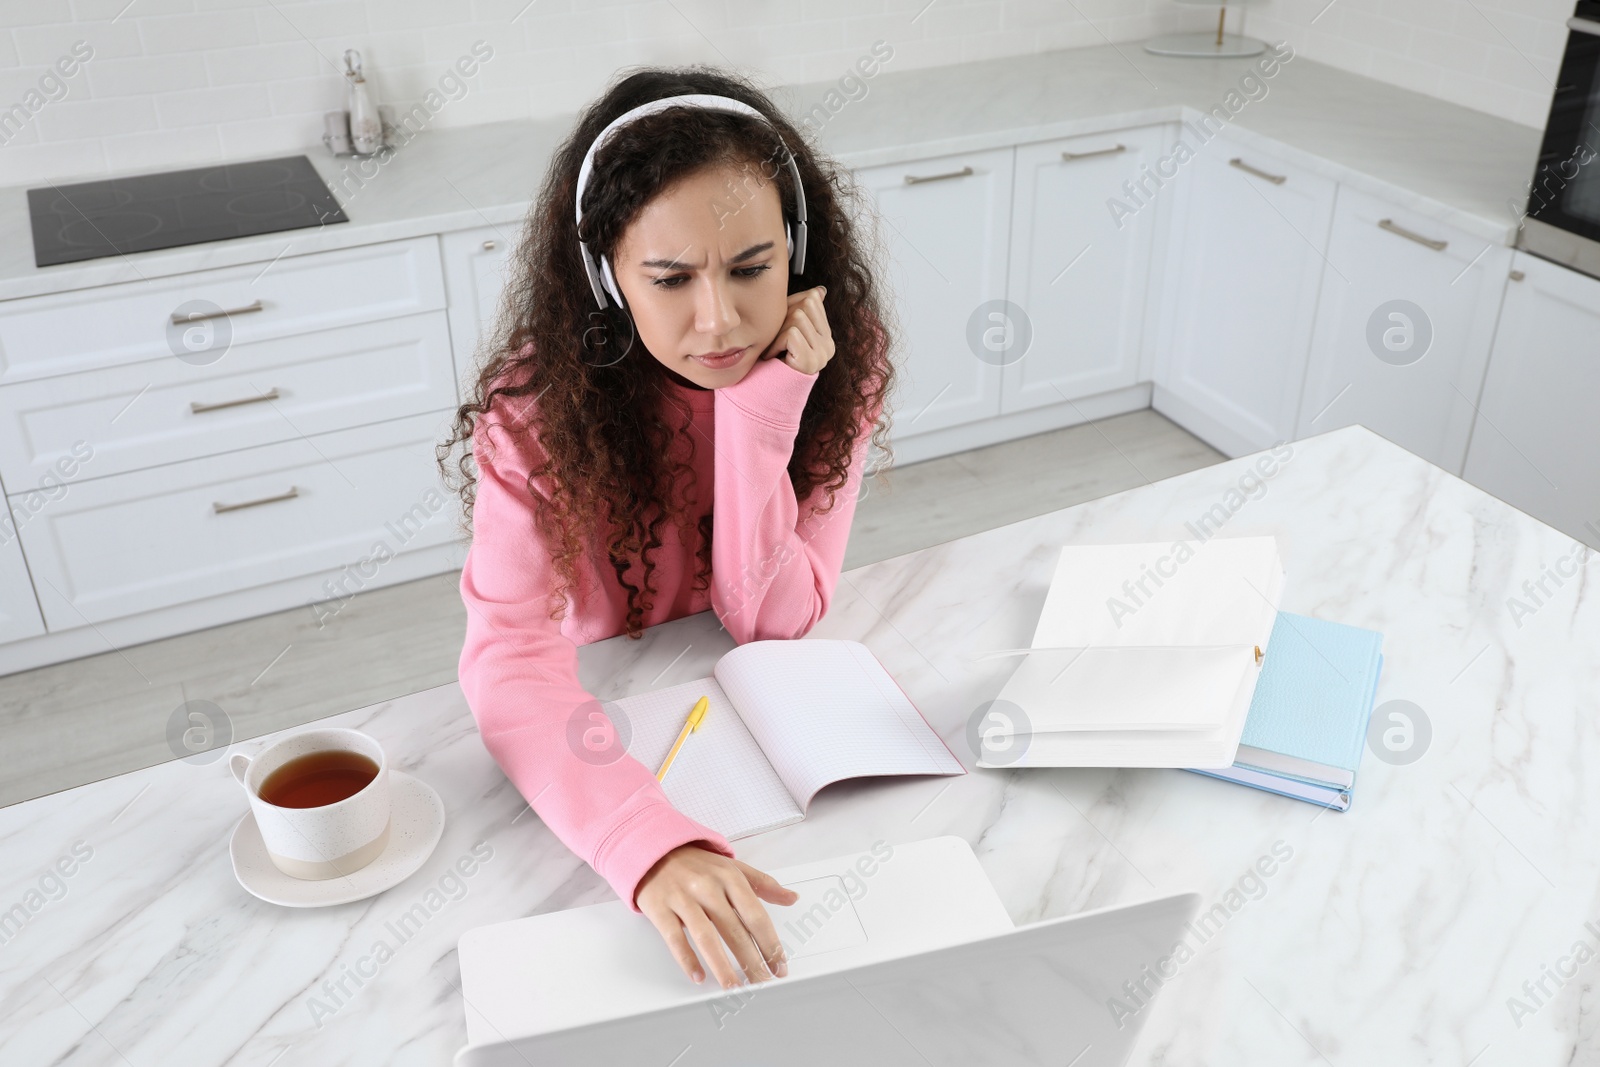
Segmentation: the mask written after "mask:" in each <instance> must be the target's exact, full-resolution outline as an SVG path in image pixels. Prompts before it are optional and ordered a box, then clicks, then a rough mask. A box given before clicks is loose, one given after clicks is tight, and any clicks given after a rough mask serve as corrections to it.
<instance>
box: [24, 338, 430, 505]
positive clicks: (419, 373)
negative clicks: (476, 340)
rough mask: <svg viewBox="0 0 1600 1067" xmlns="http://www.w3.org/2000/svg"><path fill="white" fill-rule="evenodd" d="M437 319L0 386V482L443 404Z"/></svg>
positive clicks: (198, 451) (230, 446)
mask: <svg viewBox="0 0 1600 1067" xmlns="http://www.w3.org/2000/svg"><path fill="white" fill-rule="evenodd" d="M446 319H447V316H446V315H445V313H444V312H443V311H430V312H426V313H424V314H421V315H411V316H408V317H406V318H401V319H394V320H390V321H384V322H373V323H363V324H361V325H358V326H345V327H341V328H339V329H335V330H323V331H321V332H318V333H314V334H308V335H306V336H303V337H284V338H278V339H276V340H271V341H261V342H258V343H256V344H250V345H236V346H234V347H233V348H232V349H231V350H230V351H229V352H228V354H227V356H226V357H224V358H223V359H221V360H219V361H218V362H216V363H213V364H210V365H209V366H203V367H197V366H193V365H191V364H188V363H183V362H180V361H179V360H176V359H165V360H159V361H157V362H154V363H135V364H129V365H127V366H121V367H112V368H110V369H108V370H103V371H95V372H82V373H78V374H69V375H62V376H60V377H55V378H44V379H41V380H39V381H33V382H17V383H15V384H12V385H0V480H3V481H4V483H5V487H6V490H7V491H8V492H11V493H18V492H22V491H24V490H27V489H32V488H34V487H36V486H38V485H40V484H42V479H45V478H46V477H47V476H48V475H49V474H50V472H51V470H52V469H53V468H55V467H56V465H57V464H58V463H60V462H61V461H63V460H66V461H67V462H68V464H69V465H71V464H72V462H73V460H78V461H81V466H80V473H79V474H78V477H80V478H101V477H105V476H107V475H114V474H121V473H124V472H126V471H131V470H138V469H141V468H144V467H153V466H157V465H159V464H163V463H175V462H178V461H181V460H188V459H195V458H197V457H200V456H206V455H211V454H213V453H217V452H227V451H232V450H235V449H240V448H248V447H250V446H253V445H264V444H271V443H273V442H275V441H288V440H293V439H295V438H298V437H300V436H302V435H304V434H317V433H327V432H330V431H333V430H343V429H348V428H351V427H354V426H361V425H365V424H367V423H373V422H381V421H384V420H387V419H395V418H400V417H403V416H406V415H416V414H420V413H422V412H425V411H438V410H441V409H443V408H448V407H452V406H454V405H455V402H456V394H455V382H454V377H453V370H452V363H451V359H450V331H449V324H448V322H447V321H446ZM262 397H265V398H266V399H258V398H262ZM197 407H198V409H199V410H196V408H197ZM75 449H77V451H76V452H75ZM85 452H87V457H86V456H85ZM62 469H66V468H62Z"/></svg>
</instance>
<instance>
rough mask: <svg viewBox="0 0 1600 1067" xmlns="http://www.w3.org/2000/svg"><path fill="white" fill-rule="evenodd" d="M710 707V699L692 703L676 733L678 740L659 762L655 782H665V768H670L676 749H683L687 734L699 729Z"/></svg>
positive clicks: (704, 698)
mask: <svg viewBox="0 0 1600 1067" xmlns="http://www.w3.org/2000/svg"><path fill="white" fill-rule="evenodd" d="M710 706H711V698H710V697H701V698H700V699H699V700H697V701H695V702H694V708H693V709H692V710H691V711H690V712H689V718H688V719H687V720H686V721H685V722H684V724H683V729H682V730H679V731H678V739H677V740H676V741H674V742H672V751H671V752H668V753H667V758H666V759H664V760H662V761H661V769H660V770H659V771H657V772H656V781H658V782H661V781H665V780H666V777H667V768H668V767H671V766H672V761H673V760H674V759H676V758H677V756H678V749H680V748H682V747H683V742H684V740H685V739H686V738H688V736H689V734H691V733H693V732H694V731H696V730H699V729H700V724H701V723H702V722H704V721H705V717H706V709H707V708H709V707H710Z"/></svg>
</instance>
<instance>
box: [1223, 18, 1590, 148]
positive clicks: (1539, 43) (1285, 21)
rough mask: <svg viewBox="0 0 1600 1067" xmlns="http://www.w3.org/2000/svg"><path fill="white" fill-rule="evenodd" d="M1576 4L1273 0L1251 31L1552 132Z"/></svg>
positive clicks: (1347, 66)
mask: <svg viewBox="0 0 1600 1067" xmlns="http://www.w3.org/2000/svg"><path fill="white" fill-rule="evenodd" d="M1573 6H1574V5H1573V0H1334V2H1333V3H1332V4H1331V5H1330V4H1329V2H1328V0H1272V2H1271V3H1268V4H1264V5H1262V6H1260V7H1253V8H1251V9H1249V11H1248V12H1247V13H1246V16H1245V18H1246V31H1247V32H1248V33H1250V34H1251V35H1252V36H1255V37H1261V38H1264V39H1266V40H1271V41H1276V40H1287V41H1288V42H1289V43H1290V44H1292V45H1293V46H1294V49H1295V52H1296V53H1298V54H1300V55H1303V56H1307V57H1308V58H1311V59H1315V60H1317V61H1319V62H1322V63H1327V64H1329V65H1331V66H1335V67H1340V68H1342V69H1344V70H1349V71H1354V72H1356V73H1357V74H1365V75H1367V76H1368V77H1372V78H1377V79H1379V80H1380V81H1386V82H1390V83H1392V84H1394V85H1400V86H1403V87H1405V88H1407V89H1415V90H1416V91H1417V92H1419V93H1427V94H1428V95H1429V96H1437V97H1439V98H1440V99H1443V100H1449V101H1450V102H1452V103H1456V104H1462V105H1464V106H1466V107H1470V108H1475V109H1477V110H1479V111H1487V112H1489V113H1490V114H1492V115H1499V116H1500V117H1501V118H1507V119H1511V120H1512V121H1513V122H1520V123H1522V124H1523V125H1526V126H1534V127H1537V128H1539V129H1543V128H1544V123H1545V117H1546V116H1547V115H1548V114H1549V111H1550V94H1551V92H1552V91H1553V90H1554V88H1555V78H1556V74H1557V73H1558V72H1559V71H1560V68H1561V53H1562V51H1563V50H1564V49H1565V48H1566V44H1567V27H1566V23H1567V19H1568V18H1569V17H1571V15H1572V9H1573Z"/></svg>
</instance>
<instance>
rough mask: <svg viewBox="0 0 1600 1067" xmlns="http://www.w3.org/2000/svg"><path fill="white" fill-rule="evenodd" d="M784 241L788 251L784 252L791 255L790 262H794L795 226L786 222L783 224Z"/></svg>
mask: <svg viewBox="0 0 1600 1067" xmlns="http://www.w3.org/2000/svg"><path fill="white" fill-rule="evenodd" d="M783 243H784V245H785V246H787V248H788V251H787V252H785V253H784V254H785V255H786V256H788V257H789V262H790V263H791V264H792V263H793V262H794V227H793V226H791V225H789V223H787V222H785V223H784V224H783Z"/></svg>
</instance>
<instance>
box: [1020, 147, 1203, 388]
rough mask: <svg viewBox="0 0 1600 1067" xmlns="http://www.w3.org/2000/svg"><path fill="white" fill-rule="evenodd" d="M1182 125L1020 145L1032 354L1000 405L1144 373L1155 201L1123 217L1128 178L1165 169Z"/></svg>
mask: <svg viewBox="0 0 1600 1067" xmlns="http://www.w3.org/2000/svg"><path fill="white" fill-rule="evenodd" d="M1171 131H1172V127H1171V126H1145V127H1140V128H1136V129H1127V130H1113V131H1111V132H1109V133H1103V134H1092V135H1090V136H1086V137H1070V138H1065V139H1061V140H1053V141H1044V142H1040V143H1037V144H1025V145H1020V146H1018V148H1017V156H1016V189H1015V194H1014V197H1013V200H1012V209H1011V212H1012V215H1011V219H1012V221H1011V264H1010V272H1009V274H1008V276H1007V299H1008V300H1010V301H1011V302H1012V303H1014V304H1016V305H1018V306H1019V307H1021V308H1022V309H1023V311H1024V313H1025V314H1026V315H1027V318H1028V323H1029V325H1030V327H1031V331H1032V338H1031V342H1030V345H1029V348H1028V350H1027V352H1026V354H1025V355H1023V356H1022V357H1021V358H1020V359H1014V360H1011V361H1008V362H1006V364H1005V369H1004V374H1003V375H1002V382H1001V393H1000V396H1001V399H1000V410H1001V411H1002V412H1006V413H1009V412H1014V411H1024V410H1027V409H1029V408H1036V407H1042V406H1044V405H1047V404H1059V403H1061V402H1062V401H1064V400H1077V399H1079V398H1081V397H1085V396H1092V395H1094V394H1095V393H1103V392H1105V391H1107V390H1109V389H1117V388H1121V387H1124V386H1129V385H1133V384H1134V383H1135V382H1137V381H1138V380H1139V356H1140V350H1141V343H1142V341H1143V339H1144V324H1145V293H1146V283H1147V279H1148V278H1149V275H1150V255H1151V249H1152V245H1153V242H1154V238H1155V235H1156V221H1157V212H1156V206H1155V205H1151V206H1149V207H1147V208H1145V209H1143V210H1140V211H1136V212H1135V213H1133V214H1132V215H1131V216H1127V215H1123V216H1120V217H1115V218H1114V217H1113V214H1112V211H1111V210H1110V207H1109V206H1108V201H1109V200H1110V199H1111V198H1112V197H1113V196H1121V195H1122V189H1121V185H1122V183H1123V182H1124V181H1135V182H1137V181H1139V180H1140V179H1141V177H1142V176H1141V174H1140V170H1141V167H1150V168H1154V167H1155V165H1156V163H1157V162H1158V160H1159V159H1160V157H1161V156H1162V155H1163V154H1164V153H1165V151H1166V149H1167V145H1168V143H1169V142H1170V141H1171V139H1172V132H1171Z"/></svg>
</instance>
